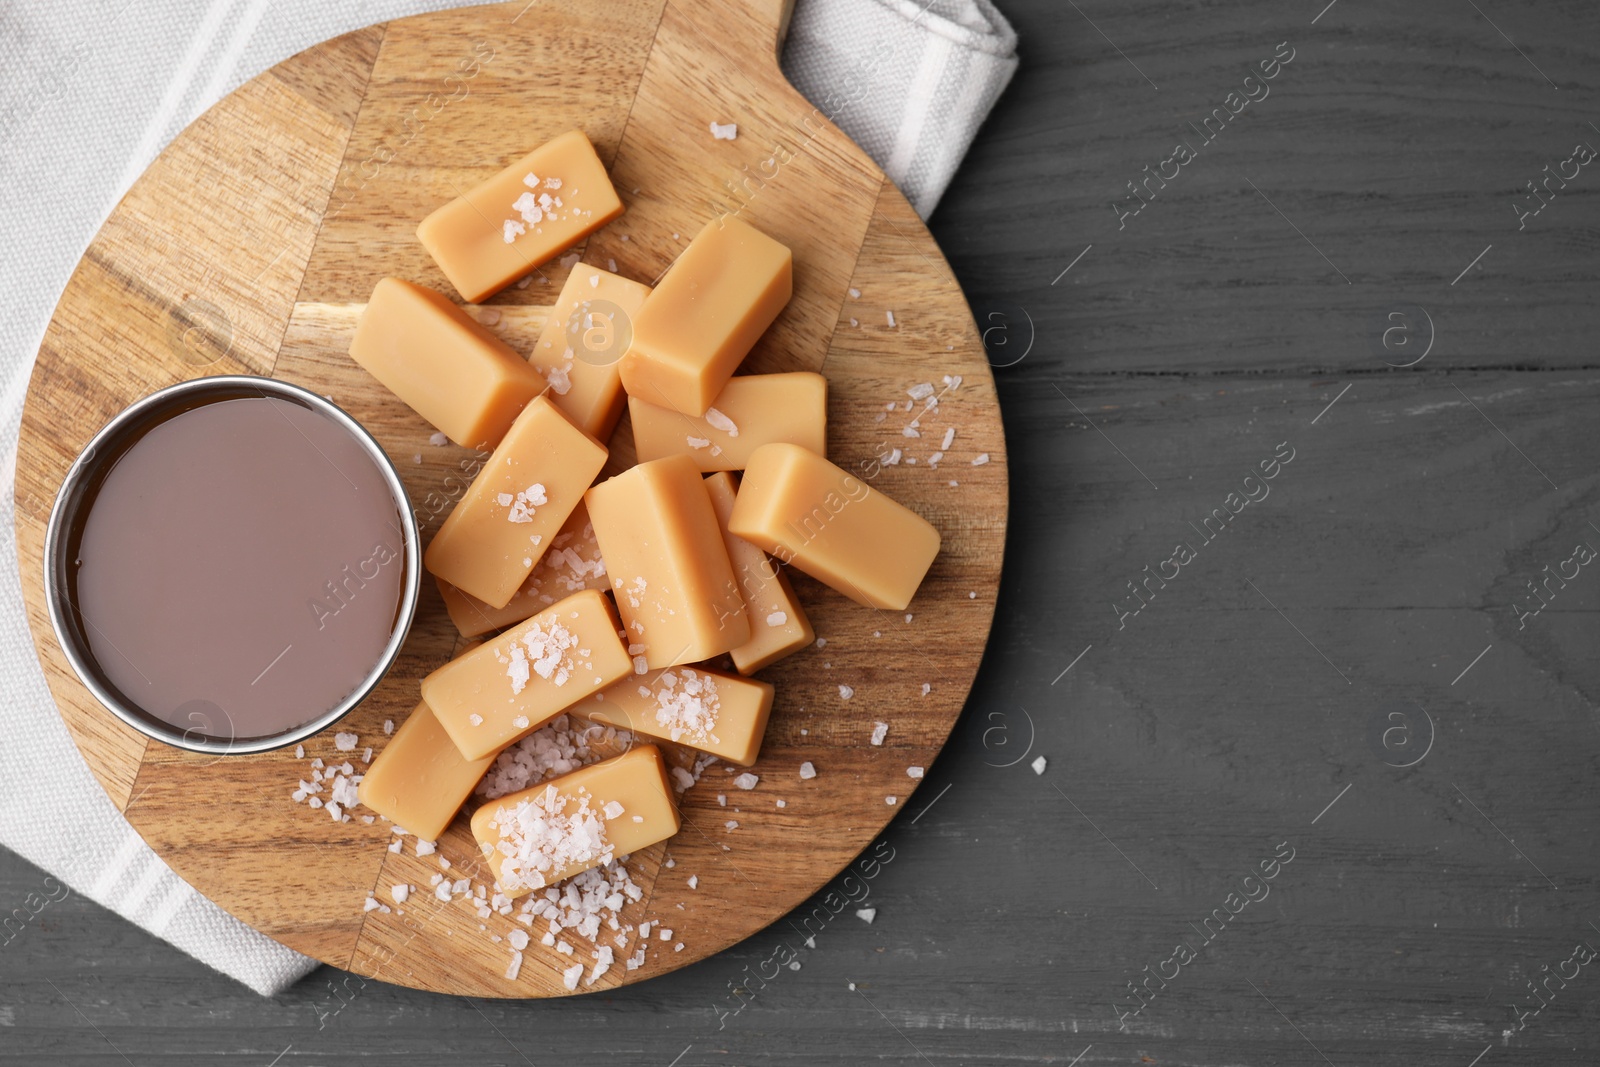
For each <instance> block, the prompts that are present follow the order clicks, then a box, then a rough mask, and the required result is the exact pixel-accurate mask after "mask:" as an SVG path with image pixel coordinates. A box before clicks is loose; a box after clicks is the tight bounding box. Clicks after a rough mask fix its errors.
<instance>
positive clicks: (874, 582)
mask: <svg viewBox="0 0 1600 1067" xmlns="http://www.w3.org/2000/svg"><path fill="white" fill-rule="evenodd" d="M728 529H729V530H731V531H732V532H733V533H735V534H736V535H738V536H739V537H742V538H744V539H745V540H746V541H752V542H754V543H755V544H756V545H758V546H759V547H761V548H763V549H765V550H766V551H768V552H771V553H772V554H773V555H774V556H777V557H778V558H779V559H780V560H782V561H783V562H785V563H792V564H794V565H795V566H796V567H799V568H800V569H801V570H803V571H805V572H806V573H807V574H809V575H811V577H813V578H815V579H817V580H818V581H819V582H822V583H823V584H825V585H827V586H829V587H830V588H832V589H835V590H837V591H838V592H840V593H843V594H844V595H845V596H847V597H849V598H850V599H851V600H854V601H855V602H856V603H858V604H865V605H866V606H867V607H869V608H887V609H892V610H894V611H903V610H905V607H906V605H907V604H909V603H911V598H912V597H913V596H915V595H916V592H917V586H919V585H921V584H922V579H923V576H924V575H926V574H927V573H928V568H929V567H930V566H932V565H933V557H934V556H936V555H938V554H939V531H938V530H936V529H934V528H933V526H932V525H931V524H930V523H929V522H928V521H927V520H926V519H924V518H922V517H921V516H920V515H918V514H917V513H916V512H914V511H912V510H911V509H910V508H907V507H905V506H903V505H901V504H897V503H895V502H894V501H893V500H890V499H889V498H888V497H886V496H884V495H883V494H882V493H880V492H878V491H877V490H875V489H873V488H872V487H870V486H868V485H867V484H866V483H865V482H863V481H861V480H860V479H859V478H856V477H855V476H854V475H852V474H849V473H848V472H846V471H843V470H840V469H839V468H838V467H835V466H834V465H833V464H832V463H829V462H828V461H827V460H825V459H823V458H822V457H821V456H819V455H817V454H816V453H815V452H811V451H808V450H806V449H804V448H801V447H799V446H798V445H784V444H776V445H763V446H761V447H760V448H758V449H756V451H755V454H754V455H752V456H751V457H750V464H749V466H748V467H746V468H745V472H744V480H743V481H742V482H740V483H739V498H738V500H736V501H735V502H734V505H733V517H732V518H731V519H730V520H729V522H728Z"/></svg>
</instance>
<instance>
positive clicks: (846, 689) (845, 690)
mask: <svg viewBox="0 0 1600 1067" xmlns="http://www.w3.org/2000/svg"><path fill="white" fill-rule="evenodd" d="M855 695H856V691H855V689H854V688H852V687H851V686H848V685H841V686H840V687H839V699H841V700H849V699H850V698H851V697H853V696H855Z"/></svg>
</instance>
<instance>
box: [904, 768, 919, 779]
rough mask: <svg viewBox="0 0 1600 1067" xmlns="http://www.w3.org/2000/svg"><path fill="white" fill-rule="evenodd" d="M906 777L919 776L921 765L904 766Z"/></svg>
mask: <svg viewBox="0 0 1600 1067" xmlns="http://www.w3.org/2000/svg"><path fill="white" fill-rule="evenodd" d="M906 777H907V778H921V777H922V768H921V767H907V768H906Z"/></svg>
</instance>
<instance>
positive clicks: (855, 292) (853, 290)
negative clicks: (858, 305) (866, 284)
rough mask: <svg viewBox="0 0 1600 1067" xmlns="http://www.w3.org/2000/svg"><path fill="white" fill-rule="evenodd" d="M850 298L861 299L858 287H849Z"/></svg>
mask: <svg viewBox="0 0 1600 1067" xmlns="http://www.w3.org/2000/svg"><path fill="white" fill-rule="evenodd" d="M850 299H851V300H860V299H861V290H860V289H856V288H851V290H850Z"/></svg>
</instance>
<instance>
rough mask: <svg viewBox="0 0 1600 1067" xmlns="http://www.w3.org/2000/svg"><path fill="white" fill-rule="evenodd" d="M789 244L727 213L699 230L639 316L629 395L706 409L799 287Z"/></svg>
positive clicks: (626, 371) (627, 368) (625, 368)
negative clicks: (795, 278) (793, 274)
mask: <svg viewBox="0 0 1600 1067" xmlns="http://www.w3.org/2000/svg"><path fill="white" fill-rule="evenodd" d="M792 258H793V257H792V256H791V255H790V253H789V249H788V248H786V247H785V246H783V245H781V244H779V243H778V242H777V241H774V240H773V239H772V238H770V237H768V236H767V235H766V234H764V233H762V232H761V231H760V230H757V229H756V228H755V227H754V226H751V225H750V224H749V223H747V222H743V221H741V220H739V219H737V218H734V217H733V216H732V215H724V216H722V217H721V218H719V219H716V220H715V221H713V222H712V223H711V224H710V225H708V226H707V227H706V228H705V229H703V230H701V231H700V233H699V235H698V236H696V237H695V239H694V240H693V241H691V242H689V247H688V248H685V249H684V250H683V253H682V254H681V255H679V256H678V259H677V261H676V262H674V263H673V264H672V268H671V269H670V270H668V271H667V276H666V277H665V278H663V279H661V283H660V284H659V285H657V286H656V290H655V292H653V293H651V294H650V299H648V300H646V301H645V302H644V307H642V308H640V309H639V314H638V315H636V316H634V320H633V342H632V344H631V345H630V346H629V348H628V352H627V354H626V355H625V356H623V357H622V384H623V387H624V388H626V389H627V390H628V395H629V396H636V397H638V398H639V399H641V400H644V401H647V402H649V403H651V404H655V405H657V406H658V407H664V408H671V409H672V410H674V411H678V412H682V413H683V414H685V415H703V414H705V411H706V409H707V408H708V407H710V406H711V402H712V401H713V400H715V399H716V396H717V394H718V393H720V392H722V387H723V386H724V385H726V384H727V383H728V379H729V378H730V377H732V375H733V372H734V370H735V369H736V368H737V367H738V366H739V363H740V361H741V360H743V359H744V357H745V356H746V355H748V354H749V352H750V348H751V346H752V345H754V344H755V343H756V339H757V338H758V337H760V336H761V334H762V333H763V332H764V331H765V330H766V328H767V327H768V326H771V325H772V320H773V319H775V318H777V317H778V312H780V311H782V310H783V306H784V305H785V304H787V303H788V302H789V297H790V295H791V294H792V292H793V289H794V283H793V276H792Z"/></svg>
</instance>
